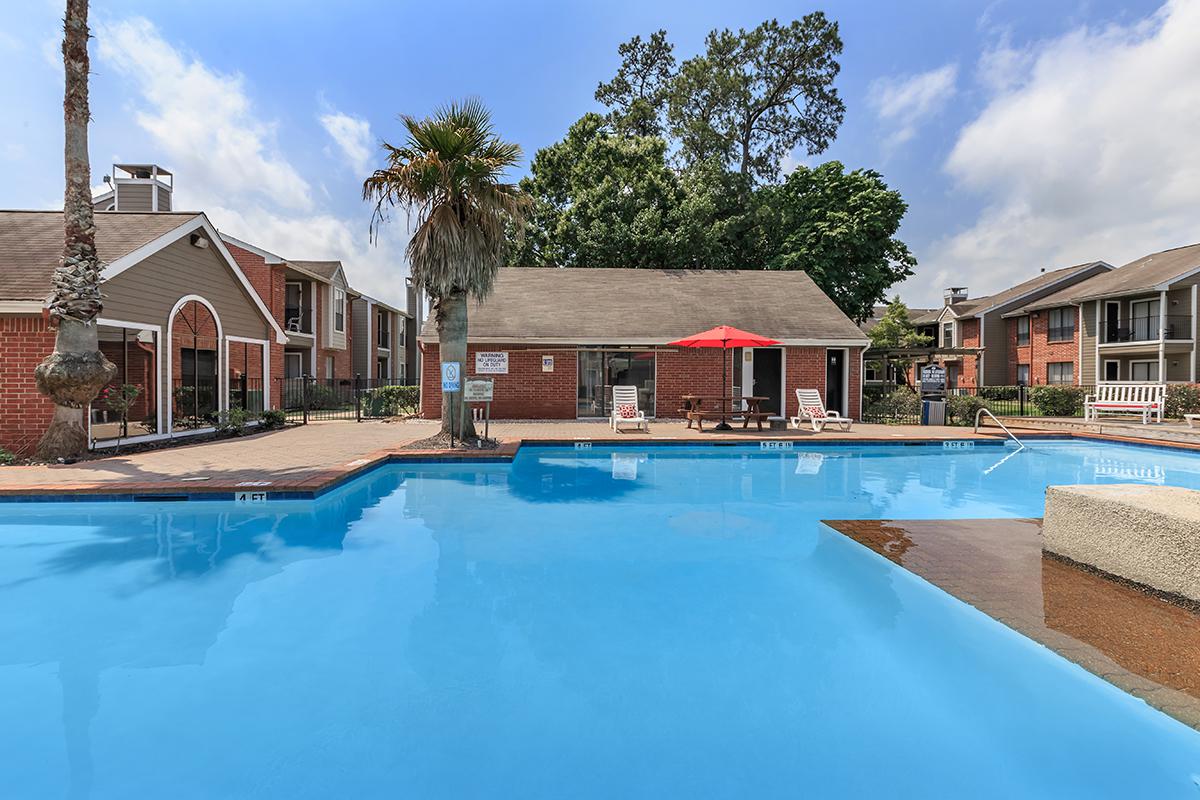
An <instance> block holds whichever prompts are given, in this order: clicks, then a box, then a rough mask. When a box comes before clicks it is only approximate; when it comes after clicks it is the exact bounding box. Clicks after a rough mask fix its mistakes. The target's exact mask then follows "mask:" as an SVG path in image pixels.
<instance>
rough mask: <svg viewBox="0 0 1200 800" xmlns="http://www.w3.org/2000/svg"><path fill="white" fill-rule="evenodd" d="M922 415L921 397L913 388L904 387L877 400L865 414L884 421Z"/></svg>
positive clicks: (869, 417) (870, 417)
mask: <svg viewBox="0 0 1200 800" xmlns="http://www.w3.org/2000/svg"><path fill="white" fill-rule="evenodd" d="M920 415H921V398H920V397H918V396H917V393H916V392H914V391H913V390H912V389H908V388H904V387H901V388H899V389H896V390H895V391H894V392H892V393H891V394H889V395H885V396H883V397H881V398H879V399H878V400H876V401H875V402H874V403H872V404H871V405H870V406H869V407H868V408H867V411H866V413H865V414H864V416H865V417H867V418H868V419H872V420H874V419H879V420H884V421H886V420H889V419H901V418H904V417H909V418H911V417H920Z"/></svg>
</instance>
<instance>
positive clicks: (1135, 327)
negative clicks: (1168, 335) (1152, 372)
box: [1129, 300, 1159, 380]
mask: <svg viewBox="0 0 1200 800" xmlns="http://www.w3.org/2000/svg"><path fill="white" fill-rule="evenodd" d="M1158 312H1159V304H1158V301H1157V300H1142V301H1139V302H1136V303H1130V304H1129V327H1130V329H1131V330H1130V340H1131V341H1134V342H1148V341H1151V340H1154V339H1157V338H1158V328H1159V325H1158V323H1159V318H1158ZM1155 363H1157V362H1155ZM1155 380H1157V378H1155Z"/></svg>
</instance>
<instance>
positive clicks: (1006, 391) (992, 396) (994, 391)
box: [979, 386, 1019, 400]
mask: <svg viewBox="0 0 1200 800" xmlns="http://www.w3.org/2000/svg"><path fill="white" fill-rule="evenodd" d="M1018 391H1019V389H1018V387H1016V386H980V387H979V396H980V397H982V398H983V399H984V400H1016V399H1017V392H1018Z"/></svg>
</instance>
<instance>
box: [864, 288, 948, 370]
mask: <svg viewBox="0 0 1200 800" xmlns="http://www.w3.org/2000/svg"><path fill="white" fill-rule="evenodd" d="M867 336H868V337H869V338H870V339H871V349H872V350H881V351H887V350H898V349H903V348H908V347H928V346H929V345H930V344H932V343H933V337H932V336H929V335H928V334H923V333H919V332H918V331H917V329H916V326H914V325H913V323H912V318H911V315H910V314H909V311H908V306H906V305H905V304H904V303H903V302H902V301H901V300H900V296H899V295H896V296H895V297H893V298H892V301H891V302H890V303H889V304H888V307H887V311H885V312H884V314H883V317H881V318H880V320H879V322H877V323H876V324H875V326H874V327H872V328H871V330H870V331H868V332H867ZM912 361H913V360H912V359H911V358H904V357H898V358H893V359H890V361H889V363H890V364H893V365H895V366H896V368H897V369H896V373H897V374H898V375H900V376H901V380H903V381H904V383H905V385H908V370H909V367H910V366H912ZM875 363H876V364H877V365H879V366H881V362H878V361H877V362H875Z"/></svg>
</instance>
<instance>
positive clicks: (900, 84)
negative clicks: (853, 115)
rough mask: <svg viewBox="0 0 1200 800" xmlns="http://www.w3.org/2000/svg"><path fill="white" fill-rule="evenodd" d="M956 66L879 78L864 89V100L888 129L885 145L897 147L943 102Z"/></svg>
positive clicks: (951, 91) (951, 92) (948, 95)
mask: <svg viewBox="0 0 1200 800" xmlns="http://www.w3.org/2000/svg"><path fill="white" fill-rule="evenodd" d="M957 81H958V66H957V65H955V64H946V65H945V66H942V67H938V68H937V69H932V70H930V71H928V72H922V73H920V74H917V75H910V76H908V77H904V78H879V79H878V80H875V81H873V82H872V83H871V87H870V89H868V91H867V103H868V104H869V105H870V106H871V107H872V108H873V109H875V113H876V115H877V116H878V117H879V119H880V120H881V121H882V122H883V123H884V124H885V125H886V126H887V127H888V128H890V129H891V133H890V134H889V135H888V137H887V139H886V143H887V146H888V147H896V146H898V145H901V144H903V143H904V142H907V141H908V140H909V139H911V138H912V137H913V136H914V135H916V132H917V128H918V127H920V125H921V123H922V122H924V121H925V119H926V118H928V117H929V116H931V115H933V114H936V113H937V112H938V111H940V110H941V109H942V107H943V106H945V104H946V101H947V100H949V99H950V98H951V97H952V96H953V95H954V91H955V84H956V83H957Z"/></svg>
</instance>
